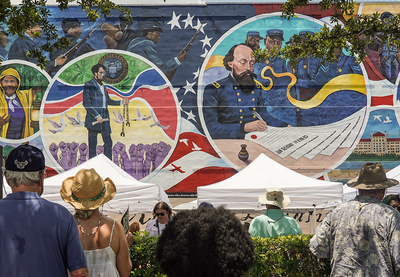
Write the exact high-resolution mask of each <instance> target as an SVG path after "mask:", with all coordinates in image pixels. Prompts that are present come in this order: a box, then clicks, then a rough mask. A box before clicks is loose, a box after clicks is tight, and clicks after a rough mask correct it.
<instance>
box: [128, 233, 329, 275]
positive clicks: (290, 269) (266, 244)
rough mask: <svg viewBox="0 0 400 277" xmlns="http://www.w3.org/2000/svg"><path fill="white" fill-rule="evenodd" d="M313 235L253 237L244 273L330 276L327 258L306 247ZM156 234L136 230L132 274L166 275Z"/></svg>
mask: <svg viewBox="0 0 400 277" xmlns="http://www.w3.org/2000/svg"><path fill="white" fill-rule="evenodd" d="M311 237H312V235H301V236H298V235H294V236H285V237H275V238H260V237H254V238H252V239H253V244H254V251H255V260H254V264H253V265H252V267H251V269H250V270H249V271H248V272H247V273H246V274H245V275H244V277H253V276H254V277H259V276H271V277H278V276H279V277H284V276H299V277H301V276H304V277H310V276H315V277H320V276H329V274H330V261H329V260H328V259H325V260H318V259H317V258H316V257H314V256H313V255H312V254H311V252H310V250H309V243H310V239H311ZM157 241H158V237H149V234H148V233H147V232H145V234H144V235H143V236H141V235H139V234H136V235H135V242H134V244H133V245H132V247H131V249H130V250H131V259H132V264H133V269H132V273H131V276H166V275H164V274H163V273H162V271H161V268H160V265H159V264H158V262H157V260H156V247H157Z"/></svg>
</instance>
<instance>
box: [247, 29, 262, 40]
mask: <svg viewBox="0 0 400 277" xmlns="http://www.w3.org/2000/svg"><path fill="white" fill-rule="evenodd" d="M247 36H248V37H258V38H259V39H262V38H263V37H261V36H260V32H257V31H248V32H247Z"/></svg>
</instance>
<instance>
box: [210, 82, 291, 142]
mask: <svg viewBox="0 0 400 277" xmlns="http://www.w3.org/2000/svg"><path fill="white" fill-rule="evenodd" d="M249 108H250V109H251V110H255V111H257V112H258V113H259V114H260V115H261V117H262V118H263V119H264V121H265V122H266V123H267V124H268V125H270V126H276V127H283V126H287V125H288V124H287V123H285V122H283V121H281V120H278V119H276V118H274V117H273V116H271V115H270V114H269V113H268V112H267V109H266V108H265V106H264V100H263V97H262V91H261V88H260V86H259V85H257V86H256V87H254V90H253V91H252V92H250V93H244V92H243V91H242V90H241V89H240V87H239V85H238V83H237V82H236V80H235V79H234V78H233V77H232V75H231V74H229V76H228V77H226V78H224V79H221V80H219V81H217V82H214V83H213V84H210V85H207V86H206V88H205V90H204V95H203V115H204V120H205V122H206V125H207V129H208V132H209V133H210V135H211V137H212V138H214V139H243V138H244V136H245V132H244V125H245V124H246V123H249V122H251V121H255V120H258V118H257V117H256V116H255V115H253V113H252V112H251V111H250V109H249Z"/></svg>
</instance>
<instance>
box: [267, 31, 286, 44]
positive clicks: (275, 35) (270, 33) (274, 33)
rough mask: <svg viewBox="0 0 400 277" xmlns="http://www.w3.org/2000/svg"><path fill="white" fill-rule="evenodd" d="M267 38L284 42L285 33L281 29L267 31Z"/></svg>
mask: <svg viewBox="0 0 400 277" xmlns="http://www.w3.org/2000/svg"><path fill="white" fill-rule="evenodd" d="M267 36H268V37H271V38H277V39H280V40H283V41H284V39H283V31H282V30H280V29H269V30H267Z"/></svg>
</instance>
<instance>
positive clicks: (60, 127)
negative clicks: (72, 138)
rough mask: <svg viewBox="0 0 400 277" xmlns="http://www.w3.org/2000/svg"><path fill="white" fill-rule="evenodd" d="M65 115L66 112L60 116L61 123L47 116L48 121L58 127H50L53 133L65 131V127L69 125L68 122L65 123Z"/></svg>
mask: <svg viewBox="0 0 400 277" xmlns="http://www.w3.org/2000/svg"><path fill="white" fill-rule="evenodd" d="M63 115H64V114H62V115H61V117H60V123H57V122H55V121H53V120H51V119H48V118H47V121H48V122H50V124H51V125H52V126H53V127H54V128H56V129H53V130H51V129H49V131H50V132H52V133H53V134H55V133H57V132H62V131H64V128H65V127H66V126H67V124H64V116H63Z"/></svg>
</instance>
